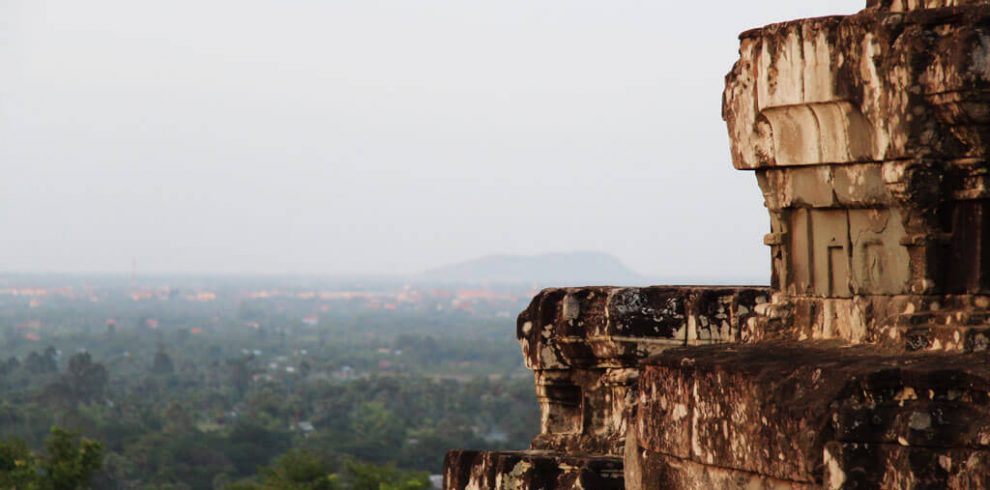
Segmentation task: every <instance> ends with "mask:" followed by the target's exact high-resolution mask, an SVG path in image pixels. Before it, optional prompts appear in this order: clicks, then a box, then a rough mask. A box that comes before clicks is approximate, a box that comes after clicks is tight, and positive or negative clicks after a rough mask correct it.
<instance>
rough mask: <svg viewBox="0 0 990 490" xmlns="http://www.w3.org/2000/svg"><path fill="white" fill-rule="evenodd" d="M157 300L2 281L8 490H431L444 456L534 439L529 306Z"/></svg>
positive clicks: (388, 294)
mask: <svg viewBox="0 0 990 490" xmlns="http://www.w3.org/2000/svg"><path fill="white" fill-rule="evenodd" d="M165 283H167V285H164V284H165ZM149 284H150V285H135V284H134V283H133V282H131V283H129V282H128V281H127V280H126V279H124V278H88V277H43V278H37V277H7V278H0V342H2V350H0V352H2V353H3V357H2V358H0V441H2V442H0V486H11V487H16V488H39V489H41V488H59V489H61V488H89V487H92V488H96V489H132V488H133V489H185V488H191V489H230V490H237V489H252V488H254V489H257V488H298V489H350V488H353V489H365V488H367V489H375V490H380V489H385V490H388V489H416V488H429V486H428V485H429V483H428V478H427V477H428V475H430V474H437V473H439V472H440V469H441V464H442V459H443V455H444V453H445V452H446V451H447V450H448V449H451V448H476V449H505V448H512V449H519V448H524V447H526V446H527V445H528V443H529V439H530V438H531V437H532V436H533V435H534V434H535V433H536V432H537V425H538V420H537V418H538V410H537V407H536V401H535V397H534V392H533V386H532V377H531V375H530V374H529V372H528V371H526V370H525V368H524V367H523V366H522V358H521V355H520V353H519V347H518V344H517V343H516V341H515V339H514V323H515V322H514V316H515V314H516V313H517V312H518V311H519V310H521V309H522V308H523V307H524V306H525V304H526V301H527V298H528V295H529V294H530V293H531V291H528V290H525V289H520V288H516V289H513V288H494V289H493V288H479V287H476V286H469V285H461V286H456V285H439V286H431V285H416V286H409V285H400V284H384V283H359V282H334V283H329V284H323V283H319V282H315V281H308V282H304V281H294V280H291V279H288V280H280V281H266V280H265V279H251V280H249V279H230V278H228V279H223V280H209V279H191V278H187V279H176V278H169V279H159V280H157V282H154V281H151V282H150V283H149ZM59 468H61V470H59ZM66 468H68V469H66ZM59 471H61V472H62V473H58V472H59ZM56 473H58V474H59V475H62V477H63V480H64V481H63V482H62V483H58V482H57V481H56V477H57V476H58V475H56ZM5 478H6V480H5ZM17 478H21V480H17ZM73 478H74V479H73ZM5 482H6V483H5ZM66 482H68V483H66Z"/></svg>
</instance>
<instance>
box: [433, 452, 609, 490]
mask: <svg viewBox="0 0 990 490" xmlns="http://www.w3.org/2000/svg"><path fill="white" fill-rule="evenodd" d="M443 481H444V488H448V489H454V488H456V489H464V490H538V489H539V490H557V489H559V490H578V489H581V490H591V489H601V490H622V489H623V488H625V486H624V484H623V477H622V460H621V459H620V458H617V457H602V456H597V457H595V456H584V457H582V456H569V455H565V454H561V453H553V452H546V451H516V452H484V451H451V452H449V453H447V457H446V459H445V460H444V475H443Z"/></svg>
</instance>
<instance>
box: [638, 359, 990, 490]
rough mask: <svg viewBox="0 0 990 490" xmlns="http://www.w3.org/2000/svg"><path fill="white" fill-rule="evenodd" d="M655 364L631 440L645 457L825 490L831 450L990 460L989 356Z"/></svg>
mask: <svg viewBox="0 0 990 490" xmlns="http://www.w3.org/2000/svg"><path fill="white" fill-rule="evenodd" d="M645 363H646V364H647V366H646V367H645V369H644V370H643V373H642V374H641V376H640V379H639V403H638V407H637V414H636V420H635V427H634V429H633V430H635V431H636V439H637V441H638V444H639V446H640V447H641V448H642V449H644V450H646V452H647V453H651V452H652V453H656V454H658V455H663V456H672V457H676V458H679V459H682V460H685V461H692V462H695V463H698V464H703V465H715V466H721V467H725V468H731V469H734V470H739V471H745V472H750V473H755V474H758V475H763V476H767V477H769V478H773V479H779V480H786V481H792V482H799V483H809V484H816V483H820V482H821V481H822V479H823V478H824V461H823V451H824V447H825V445H826V444H828V443H831V442H838V443H843V444H873V445H882V444H886V445H894V446H907V447H924V448H936V449H939V448H940V449H947V450H948V449H965V450H978V451H984V450H988V449H990V365H988V358H987V357H986V355H985V354H946V353H917V354H898V355H889V354H885V353H882V352H880V351H878V350H877V349H876V348H875V347H871V346H852V347H850V346H843V345H841V344H837V343H833V342H805V343H784V342H767V343H761V344H751V345H720V346H703V347H695V348H691V349H674V350H670V351H667V352H664V353H662V354H660V355H658V356H656V357H653V358H650V359H648V360H647V361H646V362H645Z"/></svg>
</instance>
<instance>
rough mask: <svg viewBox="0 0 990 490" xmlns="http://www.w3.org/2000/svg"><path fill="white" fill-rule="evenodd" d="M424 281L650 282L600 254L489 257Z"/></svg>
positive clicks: (428, 276) (432, 272)
mask: <svg viewBox="0 0 990 490" xmlns="http://www.w3.org/2000/svg"><path fill="white" fill-rule="evenodd" d="M417 279H420V280H424V281H439V282H467V283H479V282H496V283H532V284H540V285H548V286H549V285H552V286H588V285H637V284H643V282H644V281H646V278H645V277H644V276H641V275H639V274H637V273H635V272H633V271H632V270H631V269H629V268H628V267H626V266H625V265H624V264H623V263H622V262H621V261H620V260H619V259H618V258H616V257H614V256H612V255H608V254H604V253H597V252H573V253H550V254H543V255H488V256H485V257H481V258H477V259H474V260H468V261H465V262H460V263H457V264H451V265H447V266H443V267H438V268H436V269H431V270H428V271H426V272H424V273H422V274H419V275H418V276H417Z"/></svg>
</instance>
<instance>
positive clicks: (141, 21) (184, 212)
mask: <svg viewBox="0 0 990 490" xmlns="http://www.w3.org/2000/svg"><path fill="white" fill-rule="evenodd" d="M864 3H865V2H864V0H844V1H815V2H803V1H802V2H797V1H794V0H759V1H722V2H710V1H709V2H704V1H695V2H662V1H656V0H652V1H645V0H644V1H634V0H609V1H605V0H596V1H590V0H536V1H534V0H489V1H470V0H351V1H343V0H161V1H145V0H87V1H85V2H81V1H78V0H0V66H2V67H3V70H0V165H2V169H3V172H2V173H0V271H72V272H80V271H127V270H129V268H130V264H131V259H132V258H134V259H136V260H137V263H138V267H139V268H140V269H141V270H142V271H158V272H220V273H232V272H240V273H253V272H260V273H314V274H332V273H392V272H397V273H407V272H416V271H419V270H422V269H425V268H428V267H432V266H436V265H440V264H445V263H450V262H455V261H459V260H463V259H468V258H473V257H476V256H479V255H485V254H489V253H512V254H531V253H541V252H554V251H570V250H595V251H602V252H608V253H612V254H615V255H616V256H618V257H619V258H621V259H622V260H623V261H624V262H626V263H627V264H628V265H629V266H631V267H632V268H634V269H636V270H637V271H639V272H641V273H644V274H649V275H653V276H660V277H697V278H706V277H713V278H715V277H723V278H762V277H766V276H767V275H768V270H769V258H768V252H767V250H766V248H765V247H764V246H763V244H762V237H763V235H764V233H765V232H766V230H767V228H768V224H767V223H768V218H767V216H766V212H765V210H764V209H763V206H762V200H761V198H760V195H759V192H758V190H757V186H756V180H755V178H754V177H753V175H752V174H750V173H744V172H739V171H735V170H733V169H732V166H731V163H730V161H729V155H728V142H727V137H726V131H725V127H724V125H723V122H722V120H721V117H720V104H721V89H722V83H723V76H724V75H725V73H726V72H728V70H729V68H730V67H731V65H732V62H733V61H734V60H735V58H736V49H737V38H736V36H737V34H738V33H739V32H740V31H743V30H745V29H748V28H751V27H756V26H760V25H763V24H766V23H770V22H775V21H781V20H787V19H792V18H798V17H809V16H819V15H826V14H837V13H853V12H855V11H856V10H858V9H860V8H861V7H862V6H863V4H864Z"/></svg>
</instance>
